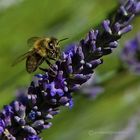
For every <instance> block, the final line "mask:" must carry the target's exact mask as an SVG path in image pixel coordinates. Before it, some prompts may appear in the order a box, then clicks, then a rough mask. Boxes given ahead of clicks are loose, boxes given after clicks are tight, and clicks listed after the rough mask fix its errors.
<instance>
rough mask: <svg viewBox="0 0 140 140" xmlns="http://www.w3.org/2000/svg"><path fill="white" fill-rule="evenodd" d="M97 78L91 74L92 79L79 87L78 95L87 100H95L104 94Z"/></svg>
mask: <svg viewBox="0 0 140 140" xmlns="http://www.w3.org/2000/svg"><path fill="white" fill-rule="evenodd" d="M98 78H99V77H98V75H97V74H93V75H92V77H91V78H90V79H89V80H88V81H87V82H86V83H85V84H83V85H82V86H81V88H80V89H79V90H78V93H81V94H82V95H85V96H87V97H88V98H89V99H96V98H97V97H98V96H99V95H100V94H102V93H103V92H104V88H103V87H102V86H101V85H99V82H98Z"/></svg>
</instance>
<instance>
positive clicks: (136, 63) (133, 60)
mask: <svg viewBox="0 0 140 140" xmlns="http://www.w3.org/2000/svg"><path fill="white" fill-rule="evenodd" d="M121 60H122V62H123V63H124V65H125V66H124V67H126V68H128V69H129V70H130V71H131V72H134V73H135V74H140V33H139V34H138V35H137V36H136V37H135V38H133V39H131V40H129V41H127V42H126V44H125V46H124V48H123V50H122V52H121Z"/></svg>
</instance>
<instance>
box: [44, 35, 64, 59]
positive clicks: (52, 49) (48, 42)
mask: <svg viewBox="0 0 140 140" xmlns="http://www.w3.org/2000/svg"><path fill="white" fill-rule="evenodd" d="M66 39H67V38H65V39H61V40H58V39H56V38H54V37H50V38H45V40H44V45H45V46H46V51H47V52H48V53H50V55H51V57H57V56H58V53H59V52H60V51H59V50H60V47H59V43H60V42H61V41H63V40H66Z"/></svg>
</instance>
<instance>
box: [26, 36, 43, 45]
mask: <svg viewBox="0 0 140 140" xmlns="http://www.w3.org/2000/svg"><path fill="white" fill-rule="evenodd" d="M38 39H41V38H40V37H31V38H29V39H28V40H27V44H28V46H29V47H32V46H33V45H34V43H35V41H37V40H38Z"/></svg>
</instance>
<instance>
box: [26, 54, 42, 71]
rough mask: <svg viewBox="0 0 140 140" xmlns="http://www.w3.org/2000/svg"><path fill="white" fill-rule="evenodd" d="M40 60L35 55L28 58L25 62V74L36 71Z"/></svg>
mask: <svg viewBox="0 0 140 140" xmlns="http://www.w3.org/2000/svg"><path fill="white" fill-rule="evenodd" d="M40 60H41V57H38V56H36V54H34V55H30V56H28V57H27V60H26V70H27V72H29V73H32V72H34V71H36V69H37V67H38V66H39V65H40V64H41V62H40Z"/></svg>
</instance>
